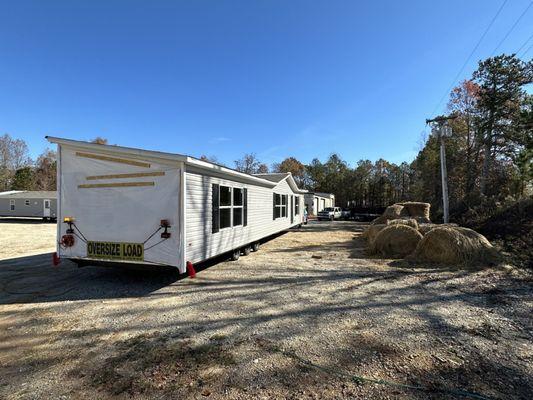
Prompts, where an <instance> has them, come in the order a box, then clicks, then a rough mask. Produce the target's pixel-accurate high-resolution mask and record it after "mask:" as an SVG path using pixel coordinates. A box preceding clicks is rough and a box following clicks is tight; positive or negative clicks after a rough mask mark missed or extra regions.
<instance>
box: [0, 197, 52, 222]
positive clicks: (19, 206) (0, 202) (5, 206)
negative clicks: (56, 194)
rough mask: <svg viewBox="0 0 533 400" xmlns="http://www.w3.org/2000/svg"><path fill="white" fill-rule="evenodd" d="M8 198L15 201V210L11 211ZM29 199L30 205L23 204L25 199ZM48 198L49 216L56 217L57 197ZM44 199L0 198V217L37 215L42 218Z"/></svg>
mask: <svg viewBox="0 0 533 400" xmlns="http://www.w3.org/2000/svg"><path fill="white" fill-rule="evenodd" d="M10 200H14V201H15V210H14V211H11V207H10ZM26 200H29V201H30V205H29V206H27V205H25V203H24V202H25V201H26ZM49 200H50V217H51V218H56V216H57V215H56V213H57V199H49ZM43 202H44V199H35V198H34V199H24V198H20V197H17V198H15V199H10V198H9V197H7V196H6V197H2V198H0V216H1V217H38V218H42V216H43V211H44V206H43Z"/></svg>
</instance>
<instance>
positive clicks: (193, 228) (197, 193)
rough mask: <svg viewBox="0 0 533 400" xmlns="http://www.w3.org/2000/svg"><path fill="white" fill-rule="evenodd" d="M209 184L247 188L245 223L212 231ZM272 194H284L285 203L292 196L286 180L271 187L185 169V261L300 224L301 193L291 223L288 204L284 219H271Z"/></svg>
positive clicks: (215, 254)
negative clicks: (295, 213) (285, 196)
mask: <svg viewBox="0 0 533 400" xmlns="http://www.w3.org/2000/svg"><path fill="white" fill-rule="evenodd" d="M212 184H219V185H222V186H230V187H237V188H247V190H248V225H247V226H237V227H232V228H224V229H220V231H219V232H216V233H212V226H211V225H212V220H211V214H212V204H211V187H212ZM272 193H279V194H288V195H289V197H288V199H289V202H290V195H295V194H294V192H293V191H292V189H291V188H290V186H289V185H288V184H287V182H286V181H282V182H280V183H279V184H278V185H277V186H276V187H275V188H273V189H272V188H267V187H262V186H256V185H252V184H249V183H240V182H237V181H233V180H227V179H223V178H218V177H214V176H208V175H204V174H202V173H200V172H189V171H188V172H186V205H187V206H186V225H185V237H186V239H185V240H186V243H185V249H186V260H187V261H191V262H193V263H195V262H199V261H203V260H206V259H208V258H211V257H214V256H217V255H219V254H222V253H225V252H228V251H231V250H233V249H236V248H239V247H241V246H244V245H247V244H249V243H252V242H255V241H257V240H259V239H262V238H264V237H267V236H270V235H272V234H275V233H277V232H280V231H283V230H286V229H289V228H290V227H291V226H295V225H298V224H300V223H301V221H302V214H303V211H302V210H303V195H299V199H300V213H299V215H297V216H295V217H294V222H293V223H292V225H291V222H290V221H291V219H290V212H292V208H290V207H289V209H288V212H287V217H286V218H278V219H276V220H273V219H272V217H273V210H272V209H273V207H272ZM296 195H297V194H296Z"/></svg>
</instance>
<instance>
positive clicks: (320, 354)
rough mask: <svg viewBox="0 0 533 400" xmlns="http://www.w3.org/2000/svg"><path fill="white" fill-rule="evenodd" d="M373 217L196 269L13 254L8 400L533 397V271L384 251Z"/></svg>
mask: <svg viewBox="0 0 533 400" xmlns="http://www.w3.org/2000/svg"><path fill="white" fill-rule="evenodd" d="M47 226H48V228H49V229H50V232H53V230H54V225H47ZM1 227H2V226H1V225H0V228H1ZM362 228H363V225H361V224H357V223H352V222H334V223H329V222H324V223H312V224H310V225H308V226H306V227H304V228H303V229H301V230H295V231H291V232H288V233H286V234H284V235H281V236H279V237H277V238H274V239H272V240H270V241H268V242H266V243H264V244H263V246H262V247H261V249H260V250H259V252H257V253H252V254H250V255H249V256H247V257H241V259H240V260H239V261H237V262H223V261H222V262H221V261H220V260H219V262H218V263H214V262H212V263H210V264H209V265H206V266H204V269H203V270H201V271H199V272H198V274H197V277H196V279H188V278H185V279H184V278H182V277H178V276H176V275H175V274H174V273H169V272H159V273H156V272H154V271H151V272H139V271H129V270H121V269H108V268H102V267H100V268H93V267H85V268H81V269H78V268H76V267H75V266H74V265H73V264H72V263H69V262H67V261H63V263H62V264H61V265H60V266H59V267H51V266H50V254H49V253H46V254H40V255H30V256H27V257H22V258H10V259H6V260H3V261H0V398H6V399H20V398H22V399H52V398H53V399H57V398H69V399H70V398H73V399H78V398H80V399H81V398H90V399H108V398H120V399H130V398H134V399H149V398H150V399H152V398H157V399H171V398H172V399H180V398H198V399H206V398H207V399H221V398H223V399H257V398H259V399H261V398H264V399H270V398H274V399H278V398H279V399H286V398H290V399H302V398H316V399H344V398H357V399H369V398H371V399H374V398H375V399H428V398H434V399H448V398H449V399H452V398H467V397H465V396H467V395H469V394H470V393H472V392H474V393H477V394H480V395H482V396H483V397H485V398H495V399H531V398H533V389H532V388H533V367H532V366H533V345H532V343H533V341H532V338H533V320H532V309H533V308H532V306H533V285H532V282H533V281H532V279H531V276H530V275H527V274H526V273H525V272H521V271H518V270H514V269H512V268H505V269H485V270H478V271H468V270H442V269H433V268H429V267H428V268H420V267H417V268H412V266H409V265H407V264H404V263H402V262H394V261H392V260H382V259H373V258H368V257H367V256H365V254H364V242H363V240H362V239H361V238H360V233H361V231H362ZM14 229H15V228H14ZM15 230H16V229H15ZM20 230H21V234H20V236H19V242H22V241H26V242H25V244H24V243H19V246H21V248H23V249H25V250H24V251H27V252H28V253H32V252H34V251H35V249H33V248H32V239H31V237H30V238H28V237H27V235H25V234H22V232H23V231H24V232H27V231H28V230H27V226H26V225H24V224H21V227H20ZM11 234H13V232H12V233H11ZM40 234H42V233H40ZM1 235H2V234H1V232H0V238H1ZM52 240H53V239H52ZM36 242H38V243H40V242H41V240H37V239H36ZM2 243H4V242H2ZM50 245H51V246H52V247H53V241H52V243H50ZM39 246H41V244H39ZM10 254H11V253H10ZM19 255H22V254H19ZM13 257H14V255H13ZM361 378H368V379H370V381H366V380H361ZM372 380H386V381H387V382H389V383H390V384H383V383H375V382H373V381H372ZM401 385H408V386H410V387H405V386H401ZM411 386H412V387H411ZM459 390H461V391H459ZM451 391H453V392H451ZM467 392H468V393H467ZM478 398H482V397H478Z"/></svg>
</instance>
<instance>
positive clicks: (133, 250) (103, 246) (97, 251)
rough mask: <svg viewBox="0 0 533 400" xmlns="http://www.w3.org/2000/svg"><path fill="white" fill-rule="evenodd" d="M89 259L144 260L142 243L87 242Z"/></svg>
mask: <svg viewBox="0 0 533 400" xmlns="http://www.w3.org/2000/svg"><path fill="white" fill-rule="evenodd" d="M87 257H90V258H104V259H107V260H109V259H116V260H131V261H143V260H144V245H143V244H142V243H121V242H87Z"/></svg>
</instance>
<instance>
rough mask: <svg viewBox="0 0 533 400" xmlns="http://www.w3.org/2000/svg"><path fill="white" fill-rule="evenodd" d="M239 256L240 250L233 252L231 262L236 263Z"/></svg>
mask: <svg viewBox="0 0 533 400" xmlns="http://www.w3.org/2000/svg"><path fill="white" fill-rule="evenodd" d="M240 256H241V249H237V250H233V253H231V261H237V260H238V259H239V257H240Z"/></svg>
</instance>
